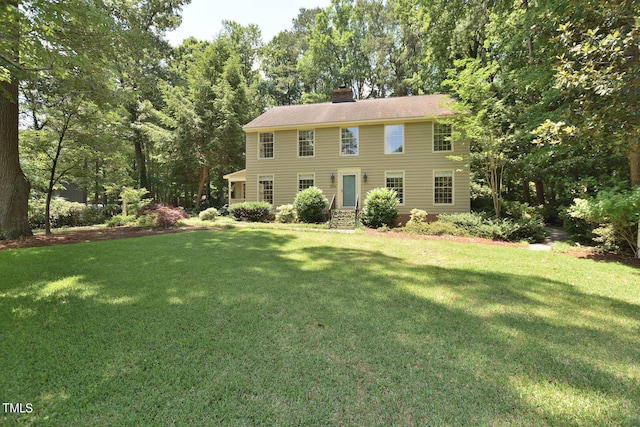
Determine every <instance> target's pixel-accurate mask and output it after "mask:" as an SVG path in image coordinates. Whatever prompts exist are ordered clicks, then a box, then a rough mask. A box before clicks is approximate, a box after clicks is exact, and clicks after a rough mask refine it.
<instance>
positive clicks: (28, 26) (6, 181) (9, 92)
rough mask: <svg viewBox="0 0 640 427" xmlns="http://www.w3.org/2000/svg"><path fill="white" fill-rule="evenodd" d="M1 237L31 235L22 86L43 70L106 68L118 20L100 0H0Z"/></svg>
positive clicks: (110, 55) (34, 78)
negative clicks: (21, 132)
mask: <svg viewBox="0 0 640 427" xmlns="http://www.w3.org/2000/svg"><path fill="white" fill-rule="evenodd" d="M0 22H2V25H3V33H2V37H0V238H16V237H19V236H25V235H29V234H31V231H30V229H29V224H28V218H27V207H28V196H29V189H30V185H29V182H28V181H27V179H26V178H25V176H24V173H23V171H22V169H21V167H20V159H19V151H18V120H19V115H18V86H19V82H20V81H21V80H22V81H24V80H37V79H38V75H39V73H40V72H41V71H43V70H49V71H50V72H52V73H56V72H57V71H56V70H65V69H81V70H84V69H87V68H92V67H101V66H103V65H104V64H105V61H106V60H107V59H108V58H111V57H112V54H113V50H112V46H113V43H111V42H110V40H112V38H111V29H112V28H113V25H112V23H113V21H112V20H111V17H110V15H109V13H108V11H107V10H106V9H105V7H104V5H103V4H102V2H101V1H99V0H69V1H65V2H49V1H45V0H23V1H18V0H8V1H3V2H2V3H1V4H0Z"/></svg>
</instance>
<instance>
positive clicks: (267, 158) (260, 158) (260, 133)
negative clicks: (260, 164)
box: [258, 132, 276, 160]
mask: <svg viewBox="0 0 640 427" xmlns="http://www.w3.org/2000/svg"><path fill="white" fill-rule="evenodd" d="M265 133H270V134H272V135H273V142H272V144H273V156H272V157H260V153H261V151H262V150H261V149H260V148H261V146H260V145H261V144H262V142H261V141H260V135H262V134H265ZM275 158H276V133H275V132H258V160H271V159H275Z"/></svg>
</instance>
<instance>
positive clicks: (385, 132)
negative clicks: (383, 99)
mask: <svg viewBox="0 0 640 427" xmlns="http://www.w3.org/2000/svg"><path fill="white" fill-rule="evenodd" d="M387 126H402V152H400V153H393V152H392V153H387ZM404 129H405V127H404V123H396V124H393V125H384V154H385V156H387V155H391V156H393V155H402V154H404V153H405V151H406V150H407V147H406V145H405V137H404Z"/></svg>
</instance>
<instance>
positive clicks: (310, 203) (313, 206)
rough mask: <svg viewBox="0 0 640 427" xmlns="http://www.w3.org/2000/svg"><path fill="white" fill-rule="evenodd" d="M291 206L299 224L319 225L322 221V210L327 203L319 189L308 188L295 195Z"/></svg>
mask: <svg viewBox="0 0 640 427" xmlns="http://www.w3.org/2000/svg"><path fill="white" fill-rule="evenodd" d="M293 205H294V207H295V210H296V213H297V215H298V219H299V220H300V221H301V222H306V223H319V222H322V221H323V220H324V217H323V215H324V210H325V209H326V208H327V206H329V201H328V200H327V198H326V197H325V195H324V194H323V193H322V190H321V189H319V188H318V187H309V188H307V189H305V190H302V191H301V192H299V193H298V194H297V195H296V198H295V200H294V201H293Z"/></svg>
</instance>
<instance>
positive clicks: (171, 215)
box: [138, 203, 189, 228]
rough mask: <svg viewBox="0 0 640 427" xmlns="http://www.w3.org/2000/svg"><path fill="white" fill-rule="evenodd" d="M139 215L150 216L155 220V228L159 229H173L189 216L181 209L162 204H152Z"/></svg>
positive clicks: (145, 207)
mask: <svg viewBox="0 0 640 427" xmlns="http://www.w3.org/2000/svg"><path fill="white" fill-rule="evenodd" d="M138 215H140V216H144V215H149V216H151V217H152V218H153V226H154V227H159V228H171V227H174V226H175V225H176V223H177V222H178V221H179V220H181V219H185V218H188V217H189V215H187V213H186V212H185V211H184V210H183V209H180V208H174V207H173V206H168V205H163V204H161V203H151V204H149V205H146V206H143V207H142V208H141V209H140V210H139V211H138Z"/></svg>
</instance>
